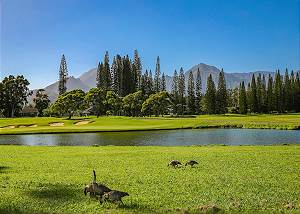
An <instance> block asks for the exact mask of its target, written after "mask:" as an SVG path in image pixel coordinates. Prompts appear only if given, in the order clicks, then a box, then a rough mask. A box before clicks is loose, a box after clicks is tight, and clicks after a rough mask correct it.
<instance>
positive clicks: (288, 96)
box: [283, 69, 293, 111]
mask: <svg viewBox="0 0 300 214" xmlns="http://www.w3.org/2000/svg"><path fill="white" fill-rule="evenodd" d="M292 96H293V95H292V86H291V80H290V77H289V72H288V69H286V70H285V75H284V85H283V98H284V109H285V110H286V111H291V110H292Z"/></svg>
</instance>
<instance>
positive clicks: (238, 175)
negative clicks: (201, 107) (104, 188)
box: [0, 145, 300, 213]
mask: <svg viewBox="0 0 300 214" xmlns="http://www.w3.org/2000/svg"><path fill="white" fill-rule="evenodd" d="M172 159H178V160H180V161H182V162H183V163H185V162H186V161H188V160H190V159H195V160H197V161H198V162H199V165H198V166H197V167H195V168H190V167H184V166H183V167H179V168H177V169H174V168H172V167H167V164H168V162H169V161H170V160H172ZM299 164H300V146H298V145H287V146H190V147H143V146H141V147H134V146H132V147H126V146H124V147H116V146H106V147H38V146H37V147H28V146H0V198H1V200H0V213H103V212H109V213H132V212H138V213H167V212H169V213H181V212H184V211H188V213H198V212H199V211H203V212H205V211H207V210H209V208H208V209H207V207H210V206H215V207H218V208H219V209H221V210H222V211H225V212H227V213H229V212H230V213H232V212H234V213H238V212H249V213H255V212H261V213H271V212H275V213H279V212H291V213H299V212H300V197H299V196H300V179H299V174H300V167H299ZM93 169H95V170H96V172H97V181H98V182H102V183H104V184H106V185H108V186H109V187H110V188H112V189H117V190H121V191H126V192H128V193H129V196H128V197H125V198H124V199H123V202H124V204H125V206H123V207H122V206H120V207H117V206H116V205H114V204H109V203H106V204H104V205H99V203H98V202H97V201H95V200H91V199H89V197H87V196H84V194H83V188H84V186H85V185H86V184H88V183H89V182H90V181H91V180H92V170H93Z"/></svg>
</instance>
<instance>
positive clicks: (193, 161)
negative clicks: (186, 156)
mask: <svg viewBox="0 0 300 214" xmlns="http://www.w3.org/2000/svg"><path fill="white" fill-rule="evenodd" d="M195 164H198V162H197V161H195V160H189V161H188V162H186V164H185V166H187V165H190V166H191V167H193V166H194V165H195Z"/></svg>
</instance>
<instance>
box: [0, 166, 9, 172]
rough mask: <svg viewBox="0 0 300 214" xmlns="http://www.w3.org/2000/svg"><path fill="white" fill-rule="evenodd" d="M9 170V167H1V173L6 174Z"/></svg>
mask: <svg viewBox="0 0 300 214" xmlns="http://www.w3.org/2000/svg"><path fill="white" fill-rule="evenodd" d="M9 168H10V167H9V166H0V173H6V172H7V170H8V169H9Z"/></svg>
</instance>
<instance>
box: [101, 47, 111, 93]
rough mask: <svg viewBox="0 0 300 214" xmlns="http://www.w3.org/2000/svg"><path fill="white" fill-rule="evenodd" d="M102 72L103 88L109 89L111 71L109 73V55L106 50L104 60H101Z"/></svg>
mask: <svg viewBox="0 0 300 214" xmlns="http://www.w3.org/2000/svg"><path fill="white" fill-rule="evenodd" d="M103 74H104V78H105V80H104V85H103V87H104V89H105V90H110V89H111V83H112V81H111V73H110V65H109V55H108V52H107V51H106V52H105V55H104V61H103Z"/></svg>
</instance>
